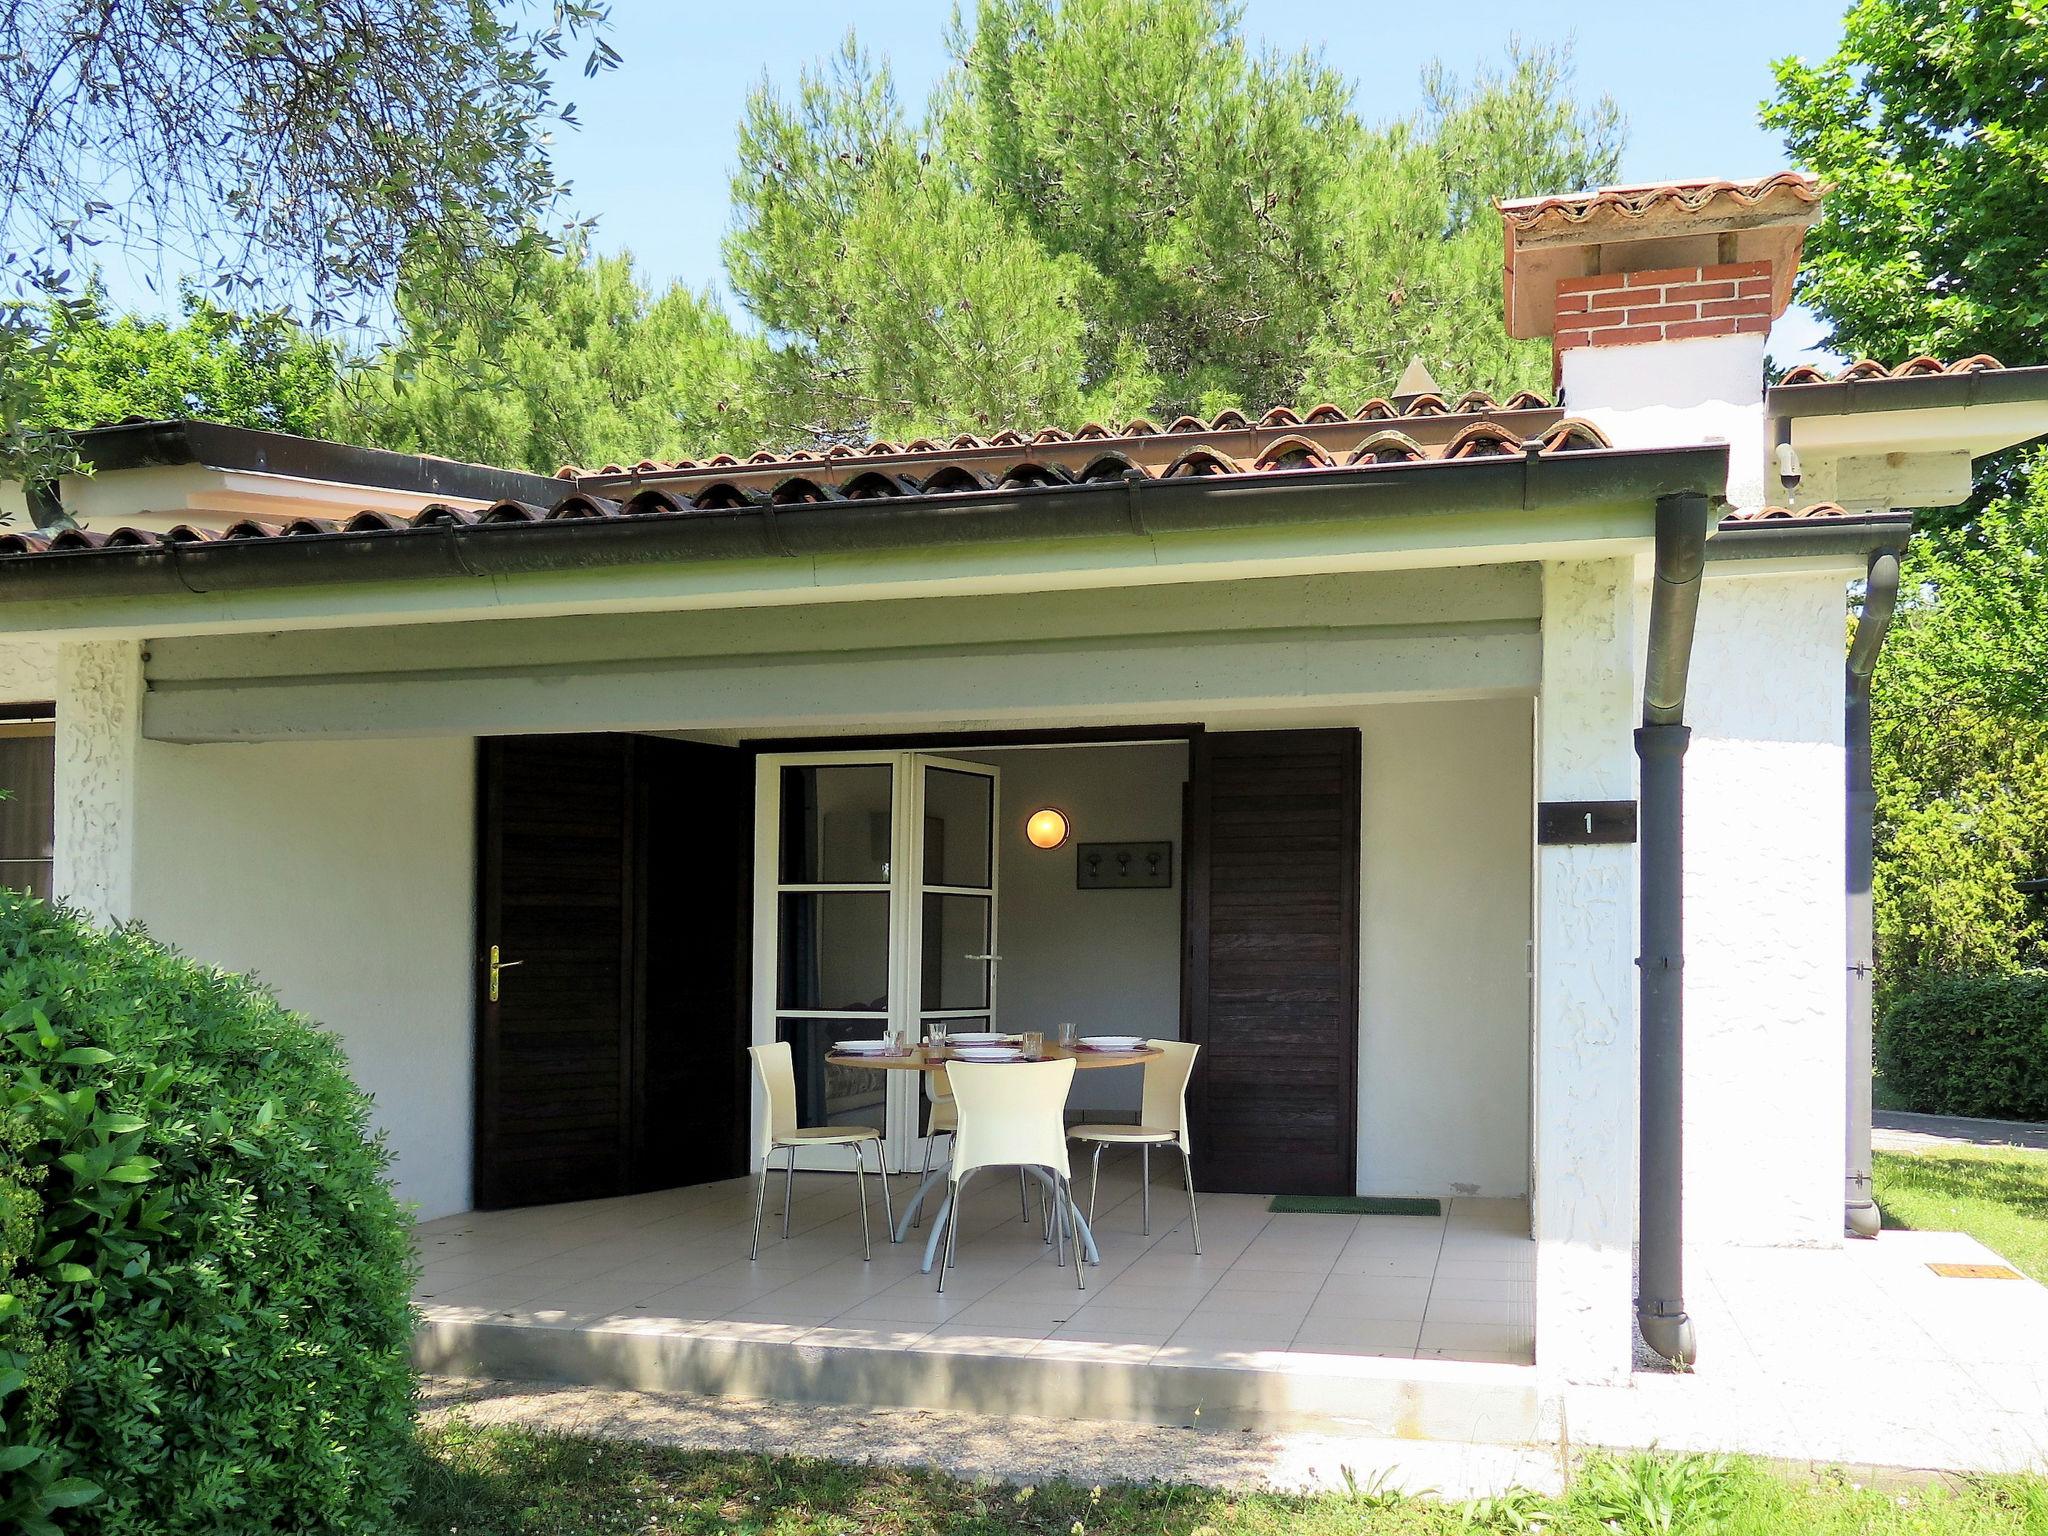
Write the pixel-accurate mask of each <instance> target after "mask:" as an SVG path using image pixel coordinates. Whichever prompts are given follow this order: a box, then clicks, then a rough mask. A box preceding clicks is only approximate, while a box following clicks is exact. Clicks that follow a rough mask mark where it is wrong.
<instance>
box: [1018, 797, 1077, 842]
mask: <svg viewBox="0 0 2048 1536" xmlns="http://www.w3.org/2000/svg"><path fill="white" fill-rule="evenodd" d="M1024 835H1025V836H1026V837H1027V838H1029V839H1030V840H1031V846H1032V847H1034V848H1057V847H1059V845H1060V844H1061V843H1064V842H1065V841H1066V840H1067V813H1066V812H1065V811H1056V810H1054V809H1053V808H1052V807H1051V806H1049V805H1048V806H1046V807H1044V808H1043V809H1042V810H1036V811H1033V812H1032V813H1031V817H1030V819H1029V820H1028V821H1026V822H1025V823H1024Z"/></svg>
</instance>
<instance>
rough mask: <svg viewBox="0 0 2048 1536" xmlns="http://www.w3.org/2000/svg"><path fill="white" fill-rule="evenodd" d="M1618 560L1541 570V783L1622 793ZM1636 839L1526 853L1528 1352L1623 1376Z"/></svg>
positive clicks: (1627, 669) (1626, 723)
mask: <svg viewBox="0 0 2048 1536" xmlns="http://www.w3.org/2000/svg"><path fill="white" fill-rule="evenodd" d="M1635 628H1636V626H1635V578H1634V563H1633V562H1632V561H1629V560H1588V561H1570V562H1562V561H1561V562H1554V563H1550V564H1546V565H1545V566H1544V568H1543V676H1542V693H1541V696H1540V698H1539V700H1538V707H1537V720H1538V727H1537V737H1538V740H1537V752H1536V764H1537V767H1536V785H1537V790H1536V792H1537V796H1538V798H1539V799H1542V800H1633V799H1634V798H1635V793H1636V783H1635V777H1636V774H1635V756H1634V748H1633V745H1632V736H1631V731H1632V730H1633V728H1634V726H1635V723H1636V713H1637V710H1636V693H1635V663H1634V655H1633V648H1634V644H1635ZM1635 926H1636V900H1635V848H1634V847H1633V845H1630V844H1625V843H1619V844H1617V843H1607V844H1579V845H1567V846H1558V847H1541V848H1538V849H1537V850H1536V1006H1535V1036H1536V1039H1535V1060H1534V1063H1533V1076H1534V1082H1535V1130H1534V1138H1533V1139H1534V1148H1533V1157H1532V1171H1533V1175H1534V1190H1533V1211H1532V1216H1533V1222H1534V1227H1535V1237H1536V1244H1537V1249H1536V1364H1537V1366H1538V1367H1539V1368H1540V1369H1542V1370H1544V1371H1546V1372H1548V1373H1554V1374H1556V1375H1558V1376H1560V1377H1562V1378H1564V1379H1568V1380H1572V1381H1615V1380H1624V1379H1626V1377H1627V1375H1628V1370H1629V1362H1630V1359H1631V1356H1632V1354H1633V1352H1634V1346H1635V1334H1634V1327H1635V1325H1634V1321H1633V1313H1632V1306H1633V1300H1634V1275H1633V1257H1632V1249H1633V1244H1634V1240H1635V1155H1636V1114H1635V1104H1636V1027H1635V998H1636V978H1635V942H1636V939H1635Z"/></svg>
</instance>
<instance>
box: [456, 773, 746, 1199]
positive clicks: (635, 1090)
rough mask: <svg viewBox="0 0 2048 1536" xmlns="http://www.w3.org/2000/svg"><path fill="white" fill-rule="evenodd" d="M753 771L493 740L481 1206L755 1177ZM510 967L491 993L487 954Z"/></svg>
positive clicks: (485, 828)
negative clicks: (750, 885)
mask: <svg viewBox="0 0 2048 1536" xmlns="http://www.w3.org/2000/svg"><path fill="white" fill-rule="evenodd" d="M751 762H752V759H751V758H750V757H749V756H748V755H747V754H746V753H744V752H741V751H738V750H735V749H732V748H721V747H710V746H698V745H696V744H694V743H687V742H670V741H661V740H657V739H654V738H645V737H640V738H636V737H631V736H589V735H562V736H519V737H501V738H492V739H490V740H487V741H485V742H483V743H482V758H481V764H480V788H479V829H480V832H479V859H478V885H479V890H478V919H479V922H478V948H479V954H478V962H477V1040H476V1045H477V1083H476V1090H477V1091H476V1131H475V1170H474V1179H473V1184H474V1199H475V1202H476V1204H477V1206H478V1207H480V1208H482V1209H491V1208H495V1207H501V1206H511V1205H536V1204H542V1203H546V1202H550V1201H561V1200H589V1199H596V1198H600V1197H603V1196H608V1195H618V1194H625V1193H628V1192H631V1191H636V1190H646V1189H663V1188H667V1187H669V1186H671V1185H676V1184H685V1183H695V1182H701V1181H704V1180H708V1179H722V1178H730V1177H732V1176H734V1175H735V1174H737V1173H739V1172H741V1171H743V1170H744V1166H745V1153H744V1143H743V1138H744V1135H745V1119H746V1105H747V1102H748V1100H747V1093H748V1087H747V1079H746V1053H745V1038H744V1035H745V1024H744V1020H745V1015H746V1010H747V1004H748V998H747V992H746V976H747V955H746V945H747V942H748V938H747V912H748V910H749V907H748V894H747V889H746V867H747V865H746V861H747V860H748V858H749V857H750V856H751V852H752V830H751V829H752V825H753V783H752V774H751ZM493 944H495V945H497V946H498V948H499V954H500V958H501V960H503V961H511V962H516V964H513V965H511V966H509V967H508V968H506V969H504V970H503V971H501V973H500V985H499V993H498V997H497V999H496V1000H495V1001H493V1000H492V999H491V996H490V987H489V969H488V967H489V957H490V946H491V945H493Z"/></svg>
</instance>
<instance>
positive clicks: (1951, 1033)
mask: <svg viewBox="0 0 2048 1536" xmlns="http://www.w3.org/2000/svg"><path fill="white" fill-rule="evenodd" d="M1877 1060H1878V1070H1879V1071H1880V1072H1882V1073H1883V1074H1884V1085H1885V1089H1886V1091H1887V1092H1888V1093H1890V1094H1892V1095H1895V1096H1896V1097H1897V1099H1898V1100H1899V1101H1900V1102H1901V1103H1902V1104H1903V1105H1904V1106H1905V1107H1906V1108H1907V1109H1912V1110H1918V1111H1920V1112H1922V1113H1925V1114H1943V1115H1981V1116H1985V1117H1988V1118H1990V1119H1994V1120H2048V972H2044V971H2026V972H2022V973H2020V974H2018V975H2012V976H1998V975H1987V976H1949V977H1941V978H1938V979H1934V980H1929V981H1927V982H1925V983H1924V984H1922V985H1921V986H1920V987H1919V988H1917V989H1916V990H1914V991H1912V992H1908V993H1907V994H1905V995H1904V996H1903V997H1901V998H1899V1000H1898V1001H1897V1002H1895V1003H1893V1004H1892V1006H1891V1007H1890V1008H1889V1009H1887V1010H1886V1011H1885V1016H1884V1023H1883V1024H1882V1026H1881V1027H1880V1028H1879V1030H1878V1036H1877Z"/></svg>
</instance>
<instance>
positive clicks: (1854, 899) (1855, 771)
mask: <svg viewBox="0 0 2048 1536" xmlns="http://www.w3.org/2000/svg"><path fill="white" fill-rule="evenodd" d="M1898 602H1899V557H1898V555H1897V554H1895V553H1894V552H1892V551H1890V550H1883V551H1880V552H1879V553H1877V554H1874V555H1872V556H1871V557H1870V567H1869V572H1868V574H1867V576H1866V577H1865V580H1864V587H1863V615H1862V617H1861V618H1860V619H1858V620H1857V623H1856V638H1855V639H1853V640H1852V641H1850V642H1849V659H1848V661H1847V662H1846V663H1845V664H1844V667H1843V673H1844V677H1843V683H1844V688H1843V730H1842V740H1843V742H1844V744H1845V746H1846V748H1847V751H1846V753H1845V754H1844V755H1845V756H1846V758H1847V760H1848V779H1849V783H1848V789H1849V819H1848V834H1849V842H1848V855H1849V858H1848V872H1849V879H1848V902H1849V913H1848V915H1849V978H1848V980H1849V1053H1848V1055H1849V1092H1848V1145H1847V1148H1846V1159H1845V1168H1846V1178H1845V1180H1844V1184H1843V1201H1844V1205H1845V1213H1844V1217H1843V1225H1844V1226H1845V1227H1846V1228H1847V1230H1848V1231H1849V1233H1850V1234H1851V1235H1852V1236H1855V1237H1875V1236H1877V1234H1878V1231H1879V1229H1880V1228H1881V1227H1882V1226H1883V1224H1884V1221H1883V1216H1882V1214H1881V1213H1880V1212H1879V1210H1878V1208H1877V1202H1876V1201H1875V1200H1874V1199H1872V1198H1871V1183H1870V1073H1871V1014H1872V982H1873V976H1872V968H1873V966H1874V965H1875V964H1876V959H1877V948H1876V924H1875V920H1874V918H1873V917H1872V913H1871V896H1870V884H1871V879H1870V877H1871V866H1872V863H1873V859H1872V851H1871V821H1872V818H1873V815H1874V813H1875V811H1876V808H1877V791H1876V789H1875V787H1874V786H1873V784H1872V782H1871V775H1870V678H1871V674H1872V673H1873V672H1875V671H1876V670H1877V653H1878V652H1879V651H1880V650H1882V649H1883V648H1884V638H1885V634H1886V632H1887V631H1888V630H1889V629H1890V628H1891V622H1892V613H1893V611H1894V610H1895V609H1896V608H1897V607H1898Z"/></svg>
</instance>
